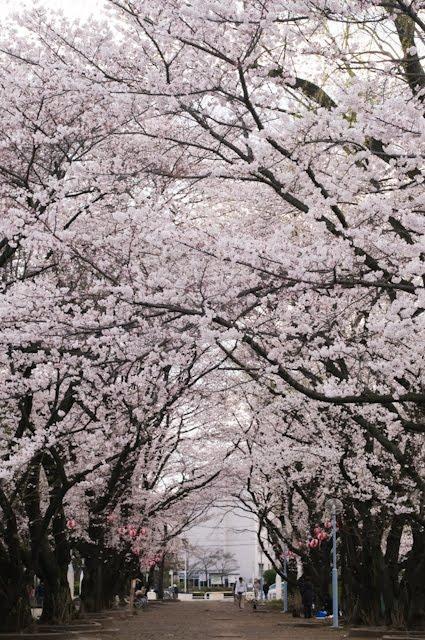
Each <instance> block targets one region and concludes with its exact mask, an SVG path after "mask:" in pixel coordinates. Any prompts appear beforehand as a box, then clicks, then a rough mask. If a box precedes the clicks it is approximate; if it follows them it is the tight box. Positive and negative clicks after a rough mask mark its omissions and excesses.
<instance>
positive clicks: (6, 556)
mask: <svg viewBox="0 0 425 640" xmlns="http://www.w3.org/2000/svg"><path fill="white" fill-rule="evenodd" d="M0 507H1V509H2V511H3V514H4V521H5V525H6V526H5V528H4V535H3V539H2V541H1V543H0V631H21V630H22V629H25V628H26V627H28V626H29V625H31V623H32V622H33V618H32V615H31V606H30V601H29V595H28V588H27V587H28V584H27V574H26V567H25V563H24V560H25V558H24V554H23V552H22V545H21V543H20V540H19V535H18V526H17V522H16V517H15V513H14V511H13V508H12V506H11V504H10V502H9V500H8V498H7V496H6V494H5V493H4V492H3V491H2V490H1V489H0Z"/></svg>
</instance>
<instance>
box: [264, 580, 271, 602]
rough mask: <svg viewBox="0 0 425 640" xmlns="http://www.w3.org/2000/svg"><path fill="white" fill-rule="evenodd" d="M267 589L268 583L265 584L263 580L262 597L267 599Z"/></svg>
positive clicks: (268, 587)
mask: <svg viewBox="0 0 425 640" xmlns="http://www.w3.org/2000/svg"><path fill="white" fill-rule="evenodd" d="M269 589H270V585H268V584H267V582H265V583H264V584H263V593H264V599H265V600H267V599H268V597H269Z"/></svg>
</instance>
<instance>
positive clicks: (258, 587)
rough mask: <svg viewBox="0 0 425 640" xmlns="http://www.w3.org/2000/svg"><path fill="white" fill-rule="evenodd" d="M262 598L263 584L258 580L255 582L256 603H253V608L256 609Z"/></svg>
mask: <svg viewBox="0 0 425 640" xmlns="http://www.w3.org/2000/svg"><path fill="white" fill-rule="evenodd" d="M260 598H261V582H260V581H259V579H258V578H255V580H254V601H253V603H252V608H253V609H256V608H257V606H258V601H259V600H260Z"/></svg>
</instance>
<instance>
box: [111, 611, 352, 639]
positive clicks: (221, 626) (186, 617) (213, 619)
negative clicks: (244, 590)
mask: <svg viewBox="0 0 425 640" xmlns="http://www.w3.org/2000/svg"><path fill="white" fill-rule="evenodd" d="M292 620H293V619H291V618H288V617H287V616H284V615H282V614H281V613H280V612H274V611H273V612H268V613H254V612H253V611H252V609H251V607H248V606H247V607H246V608H245V609H244V610H242V611H239V610H238V609H236V608H235V606H234V605H233V603H229V602H225V603H222V602H202V601H200V602H188V603H185V602H179V603H173V604H164V605H153V606H151V607H150V609H149V610H148V611H146V612H143V613H141V614H140V615H137V616H135V617H134V618H132V619H130V620H125V621H122V622H121V623H120V622H118V623H117V624H116V626H117V627H118V628H119V629H120V636H121V637H122V638H125V640H187V639H188V638H190V640H219V639H220V638H223V639H225V638H228V639H229V640H230V639H231V638H234V639H235V640H237V639H239V640H272V639H273V640H330V639H331V638H334V640H340V639H341V638H342V637H343V636H344V635H345V634H346V631H343V630H340V631H334V630H331V629H330V628H329V627H325V626H323V625H321V624H319V623H312V624H311V628H308V627H306V626H300V624H299V623H300V621H299V620H298V622H292ZM105 637H106V636H105Z"/></svg>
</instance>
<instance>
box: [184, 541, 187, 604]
mask: <svg viewBox="0 0 425 640" xmlns="http://www.w3.org/2000/svg"><path fill="white" fill-rule="evenodd" d="M184 592H185V593H187V547H186V548H185V550H184Z"/></svg>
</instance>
